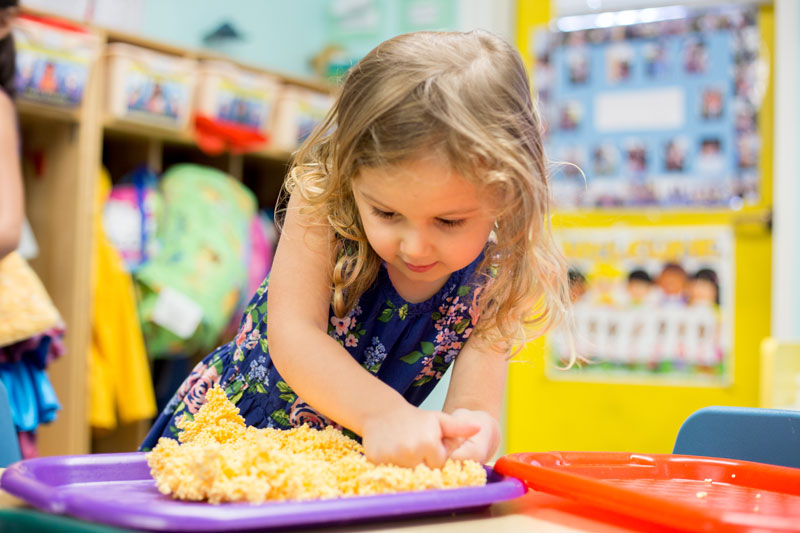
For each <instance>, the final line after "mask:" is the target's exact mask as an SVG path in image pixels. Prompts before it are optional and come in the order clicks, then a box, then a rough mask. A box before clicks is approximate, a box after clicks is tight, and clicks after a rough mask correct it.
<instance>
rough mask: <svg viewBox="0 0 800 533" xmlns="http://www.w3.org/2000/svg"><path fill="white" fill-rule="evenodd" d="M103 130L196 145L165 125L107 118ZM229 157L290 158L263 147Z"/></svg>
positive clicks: (186, 135) (185, 134)
mask: <svg viewBox="0 0 800 533" xmlns="http://www.w3.org/2000/svg"><path fill="white" fill-rule="evenodd" d="M103 129H104V130H105V132H106V133H107V134H111V135H115V136H127V137H135V138H138V139H148V140H156V141H161V142H165V143H171V144H180V145H186V146H195V147H196V145H197V143H196V141H195V139H194V137H192V134H191V133H190V132H189V131H187V130H185V129H178V128H171V127H169V126H166V125H163V126H162V125H160V124H158V123H147V122H144V121H138V120H131V119H125V118H116V117H109V116H107V117H106V118H105V119H104V121H103ZM197 149H198V150H199V149H200V148H199V147H197ZM231 155H242V156H243V157H257V158H260V159H268V160H271V161H288V160H289V159H290V158H291V157H292V154H291V152H289V151H288V150H281V149H277V148H270V147H264V148H261V149H258V150H255V151H253V152H247V153H245V154H231Z"/></svg>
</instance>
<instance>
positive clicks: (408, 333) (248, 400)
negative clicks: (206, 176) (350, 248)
mask: <svg viewBox="0 0 800 533" xmlns="http://www.w3.org/2000/svg"><path fill="white" fill-rule="evenodd" d="M481 258H482V255H481V256H479V257H478V258H477V259H475V261H473V262H472V263H471V264H470V265H468V266H466V267H464V268H463V269H461V270H459V271H456V272H454V273H453V274H451V276H450V278H449V279H448V281H447V282H446V283H445V284H444V286H443V287H442V288H441V289H440V290H439V292H437V293H436V294H435V295H433V296H432V297H431V298H429V299H428V300H426V301H424V302H420V303H409V302H407V301H405V300H404V299H403V298H402V297H401V296H400V295H399V294H398V293H397V291H396V290H395V289H394V286H393V285H392V283H391V281H390V280H389V275H388V273H387V272H386V268H385V266H382V267H381V269H380V272H379V274H378V276H377V278H376V281H375V283H374V284H373V285H372V287H371V288H370V289H368V290H367V291H366V292H365V293H364V294H362V295H361V298H360V299H359V301H358V304H357V305H355V306H354V308H353V310H352V311H351V312H350V313H349V314H348V315H347V316H346V317H344V318H337V317H336V316H335V315H334V313H333V309H332V308H331V311H330V313H329V318H330V320H329V322H328V334H329V335H330V336H331V337H333V338H334V339H336V340H337V341H338V342H339V344H341V345H342V346H344V348H345V349H346V350H347V351H348V352H349V353H350V355H352V356H353V358H355V359H356V360H357V361H358V362H359V363H360V364H361V365H362V366H363V367H364V368H365V369H367V370H368V371H369V372H371V373H372V374H375V375H376V376H377V377H378V378H379V379H380V380H381V381H383V382H384V383H386V384H387V385H389V386H390V387H392V388H394V389H395V390H397V391H398V392H399V393H400V394H402V395H403V396H404V397H405V399H406V400H408V402H410V403H411V404H413V405H419V404H421V403H422V401H423V400H424V399H425V398H426V397H427V396H428V394H429V393H430V392H431V391H432V390H433V387H434V386H435V385H436V384H437V383H438V382H439V380H440V379H441V377H442V375H443V374H444V373H445V371H446V370H447V368H448V367H449V366H450V364H451V363H452V362H453V360H454V359H455V357H456V356H457V355H458V353H459V351H460V350H461V348H462V347H463V346H464V343H465V342H466V341H467V339H468V338H469V336H470V333H472V329H473V327H474V325H475V323H476V322H477V319H478V317H477V307H476V300H477V298H478V295H479V294H480V291H481V289H480V288H479V286H478V284H477V283H476V278H477V276H476V275H475V269H476V268H477V265H478V263H479V262H480V260H481ZM267 290H268V279H267V280H264V283H262V284H261V287H259V289H258V291H256V294H255V295H254V296H253V299H252V300H251V301H250V304H249V305H248V306H247V308H246V309H245V312H244V315H243V317H242V321H241V325H240V327H239V331H238V333H237V335H236V338H235V339H234V340H232V341H231V342H229V343H228V344H225V345H223V346H220V347H219V348H217V349H216V350H214V351H213V352H211V353H210V354H209V355H207V356H206V357H205V358H204V359H203V360H202V361H201V362H200V363H198V365H197V366H196V367H195V368H194V369H193V370H192V372H191V374H190V375H189V377H188V378H186V380H185V381H184V382H183V384H182V385H181V386H180V388H179V389H178V391H177V392H176V393H175V395H174V396H173V397H172V399H171V400H170V402H169V403H168V404H167V406H166V407H165V408H164V410H163V411H162V413H161V414H160V415H159V417H158V418H157V419H156V421H155V423H154V424H153V427H152V428H151V429H150V433H149V434H148V435H147V437H146V438H145V440H144V442H143V443H142V445H141V447H140V449H141V450H145V451H146V450H150V449H152V448H153V447H154V446H155V445H156V443H157V442H158V439H159V437H171V438H177V435H178V433H179V432H180V429H178V428H177V426H176V421H177V420H179V419H180V418H181V417H189V419H191V418H192V417H193V416H194V414H195V413H197V411H198V410H199V409H200V407H201V406H202V404H203V402H204V401H205V394H206V392H207V391H208V389H209V388H210V387H213V386H214V384H217V383H219V384H220V386H222V387H223V388H224V389H225V393H226V394H227V396H228V398H229V399H230V400H231V401H232V402H233V403H234V404H236V406H237V407H238V408H239V411H240V414H241V415H242V417H244V419H245V423H246V424H247V425H250V426H255V427H259V428H264V427H271V428H285V429H288V428H291V427H295V426H300V425H302V424H304V423H307V424H308V425H310V426H311V427H314V428H318V429H322V428H324V427H325V426H326V425H332V426H335V427H339V428H340V429H343V428H341V426H338V425H337V424H335V423H334V422H333V421H331V420H330V419H328V418H326V417H325V416H324V415H322V414H321V413H319V412H318V411H316V410H314V409H313V408H312V407H311V406H310V405H308V404H307V403H305V402H304V401H303V399H302V398H299V397H298V396H297V395H296V394H295V393H294V392H293V391H292V389H291V387H290V386H289V385H288V384H287V383H286V381H284V379H283V378H282V377H281V376H280V374H278V371H277V370H276V369H275V366H274V365H273V364H272V360H271V358H270V355H269V344H268V342H267ZM273 318H275V317H273ZM278 320H280V319H279V318H278Z"/></svg>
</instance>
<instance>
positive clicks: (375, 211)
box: [372, 207, 395, 219]
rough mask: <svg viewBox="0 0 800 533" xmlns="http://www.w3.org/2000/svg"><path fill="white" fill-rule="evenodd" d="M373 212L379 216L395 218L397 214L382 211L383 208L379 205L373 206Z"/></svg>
mask: <svg viewBox="0 0 800 533" xmlns="http://www.w3.org/2000/svg"><path fill="white" fill-rule="evenodd" d="M372 213H373V214H374V215H375V216H377V217H380V218H386V219H390V218H394V215H395V214H394V213H392V212H391V211H382V210H380V209H378V208H377V207H373V208H372Z"/></svg>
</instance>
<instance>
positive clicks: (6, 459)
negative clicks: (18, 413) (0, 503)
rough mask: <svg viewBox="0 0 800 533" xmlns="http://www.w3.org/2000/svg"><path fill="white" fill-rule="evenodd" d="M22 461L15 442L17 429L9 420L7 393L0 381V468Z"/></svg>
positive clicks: (17, 442) (9, 407) (9, 408)
mask: <svg viewBox="0 0 800 533" xmlns="http://www.w3.org/2000/svg"><path fill="white" fill-rule="evenodd" d="M20 459H22V455H21V454H20V451H19V441H18V440H17V429H16V427H15V426H14V420H13V418H11V406H10V405H9V403H8V391H7V390H6V387H5V385H3V382H2V381H0V468H5V467H7V466H8V465H10V464H11V463H13V462H16V461H19V460H20Z"/></svg>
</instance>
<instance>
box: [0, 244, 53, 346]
mask: <svg viewBox="0 0 800 533" xmlns="http://www.w3.org/2000/svg"><path fill="white" fill-rule="evenodd" d="M60 323H61V317H60V315H59V314H58V310H56V308H55V306H54V305H53V302H52V301H51V300H50V297H49V296H48V294H47V291H46V290H45V288H44V285H42V282H41V281H40V280H39V278H38V277H37V276H36V274H35V273H34V272H33V270H32V269H31V267H30V266H28V263H27V262H26V261H25V259H23V258H22V256H21V255H19V254H18V253H17V252H11V253H10V254H8V255H7V256H6V257H4V258H3V259H2V260H0V346H6V345H9V344H14V343H16V342H19V341H23V340H25V339H29V338H31V337H34V336H36V335H38V334H40V333H44V332H45V331H47V330H48V329H52V328H54V327H56V326H57V325H59V324H60Z"/></svg>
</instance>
